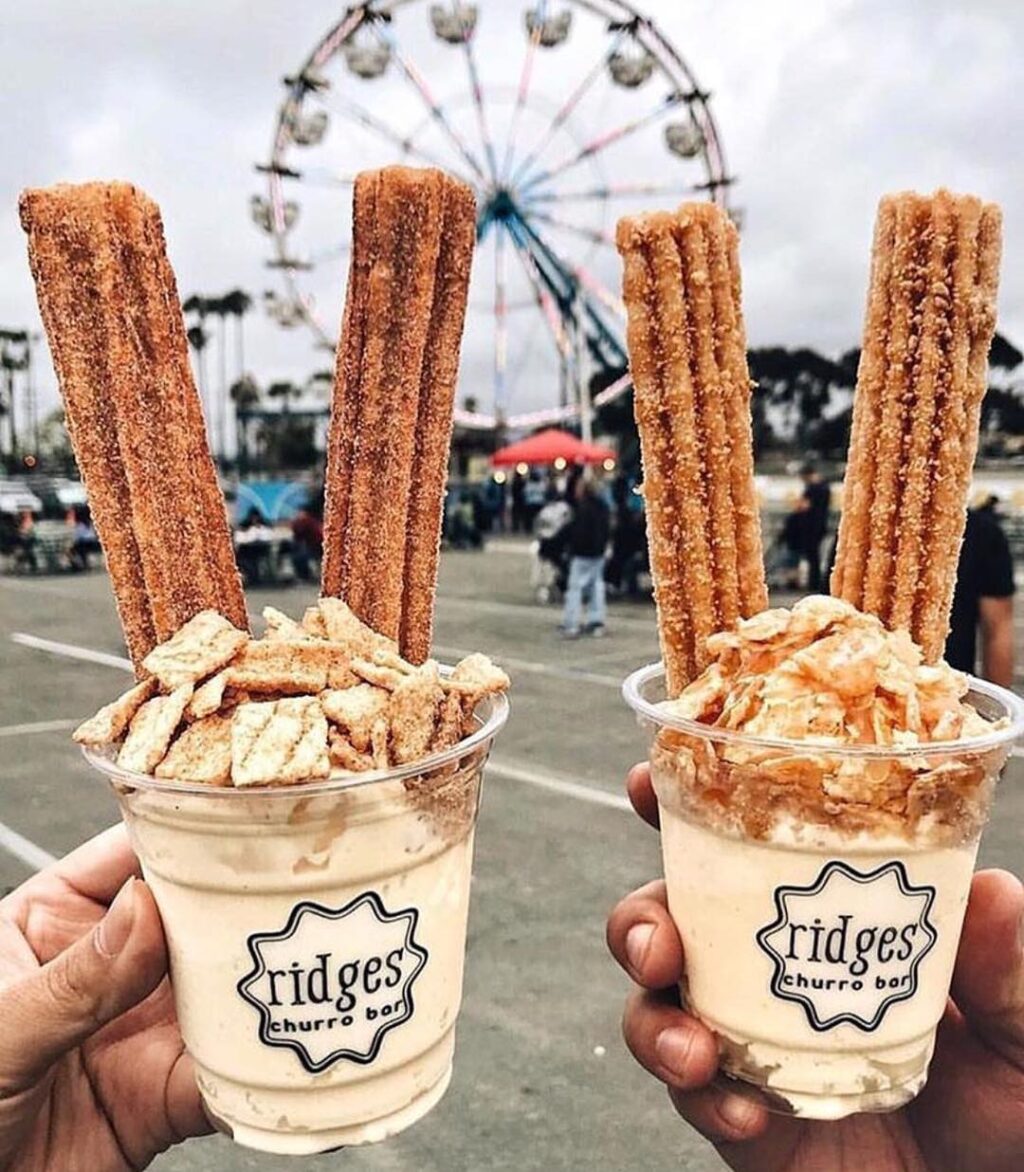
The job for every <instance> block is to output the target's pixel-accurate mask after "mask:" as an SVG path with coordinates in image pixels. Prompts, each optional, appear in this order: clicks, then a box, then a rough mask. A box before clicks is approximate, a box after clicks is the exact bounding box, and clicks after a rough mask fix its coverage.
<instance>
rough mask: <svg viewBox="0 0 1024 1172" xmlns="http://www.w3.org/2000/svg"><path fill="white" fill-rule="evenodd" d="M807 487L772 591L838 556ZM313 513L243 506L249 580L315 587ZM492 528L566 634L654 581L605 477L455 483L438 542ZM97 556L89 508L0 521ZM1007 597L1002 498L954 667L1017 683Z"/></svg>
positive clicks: (824, 490)
mask: <svg viewBox="0 0 1024 1172" xmlns="http://www.w3.org/2000/svg"><path fill="white" fill-rule="evenodd" d="M801 479H802V489H801V492H800V495H799V497H798V498H797V499H796V501H795V502H794V504H793V506H792V508H791V509H790V510H789V511H788V512H787V514H786V515H785V517H784V519H783V521H782V524H781V526H780V527H779V529H778V532H777V533H776V535H775V536H774V539H773V540H771V541H770V542H769V544H768V549H767V556H766V568H767V573H768V580H769V585H770V586H771V587H772V588H773V589H774V590H779V591H783V592H789V591H792V592H798V591H799V592H806V593H818V592H822V591H827V589H828V578H829V572H830V569H831V565H832V561H833V560H834V557H835V537H834V525H833V517H832V509H831V502H832V485H831V484H830V483H829V481H828V480H827V479H826V478H825V477H824V476H823V475H822V473H821V471H820V470H819V469H818V468H817V467H816V466H815V465H814V464H811V463H807V464H805V465H804V466H803V467H802V469H801ZM321 515H322V508H321V506H320V498H319V496H318V495H317V494H316V493H314V494H312V496H311V498H310V500H309V501H308V502H307V503H306V504H305V505H304V506H303V507H301V508H300V509H299V510H298V511H297V512H296V513H295V515H294V516H293V517H292V518H291V519H290V520H289V521H288V522H286V523H284V524H283V525H281V526H278V527H273V526H271V525H270V523H269V522H268V521H267V519H266V518H265V517H264V515H263V514H262V513H261V512H260V511H259V510H258V509H256V508H253V509H250V510H249V512H248V513H247V514H246V515H245V516H244V517H243V518H242V520H241V521H240V522H239V524H238V525H237V527H236V529H235V534H234V538H235V550H236V556H237V559H238V565H239V569H240V570H241V572H242V575H243V578H244V580H245V582H246V585H250V586H252V585H260V584H265V583H267V582H275V581H280V580H282V579H283V578H288V579H292V578H293V579H295V580H297V581H299V582H313V581H315V580H316V579H317V577H318V575H319V562H320V556H321V550H322V545H323V525H322V520H321ZM42 527H45V534H44V533H43V532H42ZM492 533H514V534H516V533H519V534H530V535H532V537H533V538H534V572H533V585H534V588H535V590H536V593H537V595H538V597H539V598H540V599H541V600H542V601H545V602H547V601H551V600H553V599H558V598H561V599H563V600H564V612H563V616H562V634H563V636H564V637H565V638H567V639H577V638H579V637H580V636H581V635H583V634H589V635H591V636H594V637H598V638H599V637H601V636H602V635H604V634H605V633H606V631H607V597H608V594H609V593H613V594H617V595H618V594H623V595H627V596H637V595H640V594H641V593H642V589H641V580H642V577H643V575H645V574H647V573H648V572H649V566H648V556H647V537H646V532H645V524H644V514H643V498H642V495H641V494H640V493H639V491H638V490H637V487H636V483H635V481H634V480H633V479H631V478H630V477H629V476H627V475H625V474H622V473H620V474H618V475H617V476H615V477H614V478H612V479H610V480H606V479H603V478H601V477H600V476H598V475H597V474H595V473H594V472H593V471H591V470H589V469H588V470H585V469H583V468H582V467H574V468H568V469H565V470H562V471H561V472H557V473H551V474H548V475H544V474H542V473H541V472H539V471H538V470H536V469H534V470H531V471H529V472H527V473H522V472H519V471H517V472H516V473H515V474H514V475H513V476H512V477H511V479H510V480H509V481H508V482H505V481H504V480H503V479H500V478H497V477H494V476H492V477H489V478H487V479H486V480H484V481H483V482H481V483H479V484H473V485H465V484H453V485H452V486H451V487H450V488H449V491H448V496H447V499H446V502H445V517H444V540H445V543H446V545H447V546H448V547H449V548H453V549H482V548H483V546H484V542H485V540H486V538H487V536H488V535H490V534H492ZM43 554H45V555H46V556H45V558H44V557H43ZM99 554H100V546H99V541H98V539H97V536H96V531H95V529H94V528H93V524H92V518H91V516H90V513H89V509H88V507H87V506H85V505H76V506H74V507H72V508H70V509H68V510H67V512H66V514H65V516H64V518H63V522H62V523H61V522H57V521H49V522H44V523H39V522H37V520H36V517H35V516H34V514H33V513H32V511H31V510H28V509H25V510H22V511H21V512H20V513H19V514H11V513H0V556H3V557H4V558H6V559H7V561H8V564H9V565H10V566H12V567H13V568H14V569H15V570H21V571H25V572H34V571H38V570H40V569H47V568H60V569H66V570H71V571H78V572H80V571H84V570H88V569H89V568H90V565H91V564H92V562H93V559H94V558H97V557H98V556H99ZM1013 594H1014V575H1013V558H1012V555H1011V551H1010V545H1009V542H1008V540H1007V536H1006V533H1005V531H1004V528H1003V525H1002V523H1001V519H1000V515H999V501H998V499H997V498H996V497H994V496H991V497H989V498H988V499H987V500H985V501H984V502H982V503H981V504H980V505H979V506H978V507H976V508H974V509H972V510H971V511H970V513H969V515H968V520H967V528H966V532H965V536H964V543H963V547H962V550H961V554H960V566H959V572H958V576H957V587H956V594H955V596H954V601H953V611H952V620H951V630H950V635H949V640H948V642H947V644H946V658H947V660H948V662H949V663H950V664H951V665H952V666H953V667H956V668H958V669H960V670H961V671H968V672H980V674H982V675H983V676H984V677H985V678H987V679H990V680H992V681H993V682H995V683H999V684H1003V685H1004V686H1009V685H1010V684H1011V683H1012V680H1013Z"/></svg>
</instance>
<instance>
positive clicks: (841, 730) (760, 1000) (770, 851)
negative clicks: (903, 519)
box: [646, 597, 1013, 1118]
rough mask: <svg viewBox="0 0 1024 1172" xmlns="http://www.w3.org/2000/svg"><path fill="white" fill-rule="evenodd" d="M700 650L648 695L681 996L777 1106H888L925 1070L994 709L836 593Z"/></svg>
mask: <svg viewBox="0 0 1024 1172" xmlns="http://www.w3.org/2000/svg"><path fill="white" fill-rule="evenodd" d="M707 649H708V653H709V655H710V656H711V662H710V664H709V666H708V667H707V668H706V669H705V671H704V672H703V673H702V674H701V675H700V676H699V677H698V678H697V679H696V680H694V681H693V683H691V684H690V685H689V686H688V687H687V688H685V689H684V690H683V691H682V692H681V693H680V695H679V696H678V697H677V698H675V699H673V700H669V701H663V702H662V703H660V704H658V705H657V706H656V707H653V708H649V709H646V714H647V715H648V717H649V718H650V719H651V722H652V723H653V724H654V725H655V726H656V728H657V733H656V736H655V741H654V745H653V747H652V751H651V767H652V773H653V778H654V784H655V789H656V791H657V794H658V800H659V804H660V807H661V813H662V818H661V827H662V841H663V849H664V856H665V869H666V878H667V883H668V895H669V905H670V909H671V910H672V912H673V915H674V916H675V918H676V920H677V923H678V925H679V929H680V932H681V934H682V937H683V944H684V950H685V955H686V957H687V975H686V982H685V988H684V989H683V996H684V1001H685V1003H686V1004H687V1006H688V1007H689V1008H690V1009H691V1010H692V1011H693V1012H694V1013H695V1014H696V1015H697V1016H699V1017H700V1018H701V1019H702V1020H703V1021H705V1022H706V1023H707V1024H708V1025H709V1026H710V1027H711V1028H712V1029H713V1030H714V1031H715V1033H716V1034H717V1036H718V1038H719V1043H720V1050H721V1055H722V1066H723V1069H724V1070H725V1071H726V1072H727V1073H729V1074H732V1075H734V1076H736V1077H738V1078H741V1079H744V1080H746V1081H748V1082H751V1083H754V1084H756V1085H758V1086H760V1087H762V1088H763V1089H764V1090H765V1092H766V1093H767V1094H768V1095H769V1097H770V1099H771V1100H772V1101H773V1102H774V1104H775V1105H776V1106H777V1107H778V1108H779V1109H781V1110H786V1111H793V1112H796V1113H798V1114H806V1115H808V1116H812V1117H818V1118H837V1117H840V1116H843V1115H846V1114H849V1113H851V1112H854V1111H864V1110H886V1109H890V1108H893V1107H895V1106H897V1105H899V1104H900V1103H902V1102H905V1101H906V1100H907V1099H909V1098H911V1097H912V1096H913V1095H914V1094H915V1093H916V1092H917V1091H918V1090H919V1089H920V1087H921V1086H922V1085H923V1084H924V1081H925V1079H926V1077H927V1070H928V1062H929V1059H930V1057H931V1052H932V1048H933V1045H934V1036H935V1027H936V1024H937V1022H938V1020H939V1018H940V1017H941V1015H942V1012H943V1009H944V1006H945V1002H946V996H947V993H948V989H949V983H950V977H951V973H952V967H953V962H954V959H955V955H956V948H957V942H958V938H959V934H960V928H961V924H962V921H963V915H964V911H965V908H966V902H967V895H968V891H969V887H970V877H971V874H972V871H973V866H974V859H975V855H976V852H977V846H978V837H979V835H980V831H981V828H982V825H983V824H984V821H985V819H986V817H987V812H988V806H989V802H990V798H991V791H992V787H993V785H994V782H995V780H996V777H997V775H998V772H999V769H1000V767H1001V765H1002V762H1003V760H1004V759H1005V756H1006V751H1007V747H1008V743H1009V739H1010V737H1011V736H1012V730H1008V727H1007V726H1008V724H1009V722H1008V720H1006V719H1002V720H999V719H989V718H988V717H997V718H998V717H1000V716H1003V717H1005V713H1006V711H1007V709H1006V707H1005V706H1000V704H999V703H993V705H992V708H991V710H990V712H989V713H988V716H986V715H983V714H982V713H980V712H979V711H978V710H977V709H976V708H975V707H974V706H973V704H971V703H968V702H967V694H968V680H967V677H965V676H963V675H962V674H961V673H958V672H955V671H953V670H952V669H950V668H949V667H948V666H946V665H945V664H942V663H938V664H935V665H930V664H925V663H923V662H922V657H921V652H920V650H919V648H917V647H916V646H915V645H914V643H913V642H912V641H911V639H910V637H909V636H908V635H907V634H906V633H904V632H891V631H888V630H886V629H885V628H884V627H883V626H882V624H881V623H880V622H879V621H878V620H877V619H875V618H873V617H872V616H869V615H865V614H862V613H860V612H859V611H857V610H855V609H854V608H853V607H852V606H850V605H849V604H847V603H845V602H842V601H840V600H837V599H831V598H823V597H810V598H807V599H804V600H803V601H801V602H799V603H798V604H797V605H796V606H795V607H794V608H793V609H792V610H781V609H779V610H770V611H765V612H763V613H761V614H759V615H757V616H755V617H753V618H750V619H746V620H742V621H741V622H740V623H739V624H738V625H737V626H736V627H735V628H734V629H732V630H728V631H723V632H721V633H718V634H715V635H713V636H711V638H709V639H708V641H707ZM975 699H977V698H975ZM1009 700H1010V701H1011V702H1012V700H1013V698H1012V697H1010V698H1009Z"/></svg>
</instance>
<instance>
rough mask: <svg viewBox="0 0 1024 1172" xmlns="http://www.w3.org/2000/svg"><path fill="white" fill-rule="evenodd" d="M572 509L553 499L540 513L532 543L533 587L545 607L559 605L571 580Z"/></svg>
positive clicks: (531, 577)
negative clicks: (553, 603)
mask: <svg viewBox="0 0 1024 1172" xmlns="http://www.w3.org/2000/svg"><path fill="white" fill-rule="evenodd" d="M571 520H572V506H571V505H570V504H569V503H568V502H567V501H564V500H561V499H559V500H553V501H548V503H547V504H546V505H545V506H544V507H543V508H542V509H541V510H540V512H539V513H538V514H537V519H536V521H534V524H533V541H532V542H531V543H530V562H531V565H530V585H531V586H532V587H533V591H534V593H535V594H536V596H537V601H538V602H539V603H541V605H543V606H546V605H548V604H549V603H552V602H559V601H560V600H561V599H562V597H563V596H564V594H565V587H566V583H567V582H568V580H569V557H568V537H569V522H570V521H571Z"/></svg>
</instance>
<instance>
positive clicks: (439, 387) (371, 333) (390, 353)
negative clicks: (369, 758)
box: [322, 167, 474, 662]
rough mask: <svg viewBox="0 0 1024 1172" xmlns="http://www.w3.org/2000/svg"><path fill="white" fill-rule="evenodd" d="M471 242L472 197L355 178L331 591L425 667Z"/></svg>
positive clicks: (453, 189)
mask: <svg viewBox="0 0 1024 1172" xmlns="http://www.w3.org/2000/svg"><path fill="white" fill-rule="evenodd" d="M473 239H474V202H473V196H472V193H471V192H470V190H469V188H467V187H465V186H464V185H463V184H460V183H457V182H456V181H455V180H453V179H450V178H448V177H447V176H446V175H444V174H442V173H441V172H440V171H432V170H422V171H421V170H413V169H410V168H407V167H387V168H384V169H383V170H381V171H373V172H364V173H363V174H361V175H359V176H358V177H357V180H356V186H355V194H354V199H353V233H352V260H351V267H350V271H349V286H348V293H347V296H346V303H345V315H344V320H343V322H342V339H341V343H340V345H339V348H338V358H337V368H336V376H335V388H334V403H333V406H332V413H331V428H330V434H329V437H328V456H327V476H326V512H325V519H324V558H323V576H322V589H323V593H324V595H326V596H331V597H340V598H344V600H345V601H346V602H347V603H348V604H349V606H351V608H352V610H353V611H354V612H355V613H356V614H357V615H358V616H359V618H361V619H362V620H363V621H364V622H366V623H368V624H369V625H370V626H372V627H373V628H374V629H375V630H377V631H379V632H381V633H382V634H384V635H386V636H388V637H389V638H394V639H398V640H399V641H400V645H401V648H402V652H403V654H405V655H407V656H408V657H409V658H410V659H412V660H413V661H414V662H419V661H421V660H422V659H424V658H425V657H426V654H427V650H428V648H429V643H430V634H431V625H432V614H433V597H434V589H435V586H436V576H437V548H438V541H439V537H440V523H441V502H442V496H443V488H444V478H445V473H446V471H447V465H448V451H449V446H450V442H451V426H452V406H453V396H454V390H455V379H456V373H457V369H458V353H459V341H460V338H461V334H462V325H463V319H464V315H465V307H466V294H467V290H468V284H469V268H470V262H471V258H472V251H473Z"/></svg>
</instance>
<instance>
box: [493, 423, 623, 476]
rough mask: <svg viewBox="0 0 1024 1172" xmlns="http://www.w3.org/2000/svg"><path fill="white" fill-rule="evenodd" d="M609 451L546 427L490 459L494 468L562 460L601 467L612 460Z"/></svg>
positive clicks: (613, 455)
mask: <svg viewBox="0 0 1024 1172" xmlns="http://www.w3.org/2000/svg"><path fill="white" fill-rule="evenodd" d="M614 459H615V453H614V452H613V451H612V449H611V448H606V447H603V446H602V445H601V444H587V443H584V442H583V440H581V439H579V438H578V437H577V436H574V435H573V434H572V433H571V432H568V431H561V430H560V429H559V428H557V427H549V428H548V429H547V430H546V431H539V432H538V433H537V434H536V435H531V436H529V437H527V438H526V439H524V440H519V441H518V442H517V443H514V444H508V445H507V446H506V447H504V448H499V449H498V450H497V451H496V452H495V453H494V455H493V456H492V457H491V462H492V463H493V464H494V466H495V467H496V468H501V467H512V466H514V465H516V464H554V462H555V461H556V460H564V461H565V462H566V463H567V464H603V463H604V461H605V460H614Z"/></svg>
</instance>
